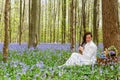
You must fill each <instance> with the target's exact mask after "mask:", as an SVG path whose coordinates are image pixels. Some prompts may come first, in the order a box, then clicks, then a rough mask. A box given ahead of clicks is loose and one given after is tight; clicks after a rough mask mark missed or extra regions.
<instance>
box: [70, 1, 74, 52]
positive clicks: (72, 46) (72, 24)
mask: <svg viewBox="0 0 120 80" xmlns="http://www.w3.org/2000/svg"><path fill="white" fill-rule="evenodd" d="M74 14H75V3H74V0H71V3H70V33H71V50H72V52H74V51H75V15H74Z"/></svg>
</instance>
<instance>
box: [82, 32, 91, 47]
mask: <svg viewBox="0 0 120 80" xmlns="http://www.w3.org/2000/svg"><path fill="white" fill-rule="evenodd" d="M87 35H90V36H91V37H92V33H91V32H86V33H85V34H84V36H83V42H82V44H81V46H83V45H84V44H86V36H87Z"/></svg>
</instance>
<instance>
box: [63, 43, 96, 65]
mask: <svg viewBox="0 0 120 80" xmlns="http://www.w3.org/2000/svg"><path fill="white" fill-rule="evenodd" d="M96 53H97V46H96V45H95V44H94V43H93V41H91V42H89V43H86V45H85V48H84V51H83V53H82V54H80V53H72V55H71V57H70V58H69V59H68V60H67V61H66V63H65V64H64V65H66V66H70V65H91V64H94V63H95V62H96Z"/></svg>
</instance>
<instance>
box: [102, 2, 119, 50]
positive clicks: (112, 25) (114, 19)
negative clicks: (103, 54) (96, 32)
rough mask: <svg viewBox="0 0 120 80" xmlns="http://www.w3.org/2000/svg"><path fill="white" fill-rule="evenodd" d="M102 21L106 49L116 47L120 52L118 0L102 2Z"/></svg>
mask: <svg viewBox="0 0 120 80" xmlns="http://www.w3.org/2000/svg"><path fill="white" fill-rule="evenodd" d="M106 4H107V5H106ZM102 21H103V22H102V23H103V25H102V26H103V44H104V48H108V47H109V46H111V45H114V46H115V47H116V48H117V49H118V50H119V52H120V33H119V28H118V0H102Z"/></svg>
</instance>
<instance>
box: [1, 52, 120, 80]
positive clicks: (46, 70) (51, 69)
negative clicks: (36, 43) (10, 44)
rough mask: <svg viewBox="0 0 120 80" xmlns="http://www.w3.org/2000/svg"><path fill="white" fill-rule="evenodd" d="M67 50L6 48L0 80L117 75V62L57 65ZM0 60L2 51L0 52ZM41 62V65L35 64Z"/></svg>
mask: <svg viewBox="0 0 120 80" xmlns="http://www.w3.org/2000/svg"><path fill="white" fill-rule="evenodd" d="M70 55H71V54H70V52H66V51H59V50H57V51H55V52H53V51H50V50H46V51H45V52H42V51H40V50H34V51H24V52H23V53H17V52H16V51H9V61H8V63H2V62H0V79H1V80H8V79H12V80H16V79H17V80H18V79H21V80H33V79H36V80H58V79H59V80H105V79H108V80H111V79H113V80H115V79H117V78H118V79H120V77H119V76H120V71H119V69H120V64H114V65H109V66H99V65H94V67H92V66H69V67H64V68H61V69H60V68H58V66H60V65H62V64H64V63H65V61H66V60H67V59H68V58H69V57H70ZM0 60H2V54H0ZM40 62H43V66H36V65H37V64H38V63H40Z"/></svg>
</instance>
